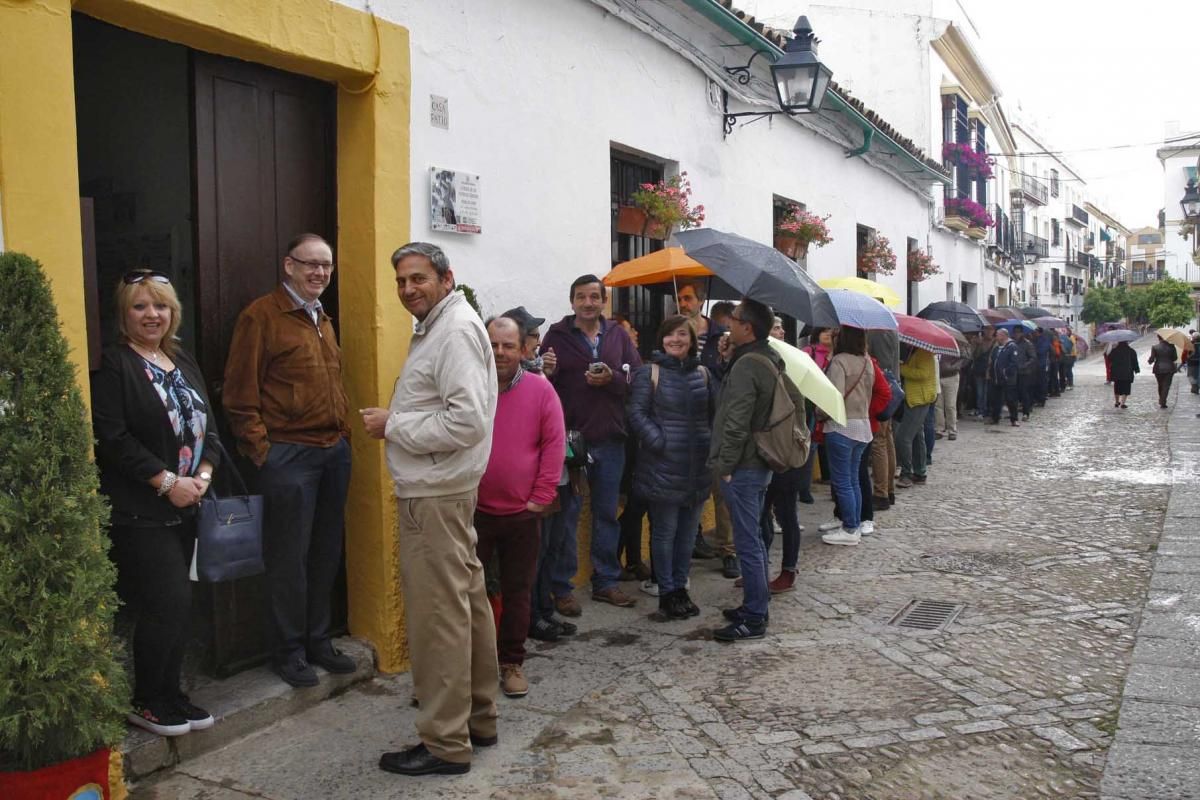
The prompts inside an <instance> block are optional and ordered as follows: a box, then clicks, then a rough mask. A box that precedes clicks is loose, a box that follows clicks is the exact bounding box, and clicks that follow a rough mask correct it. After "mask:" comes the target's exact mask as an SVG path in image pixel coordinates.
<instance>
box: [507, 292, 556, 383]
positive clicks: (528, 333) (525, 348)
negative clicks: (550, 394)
mask: <svg viewBox="0 0 1200 800" xmlns="http://www.w3.org/2000/svg"><path fill="white" fill-rule="evenodd" d="M500 316H502V317H508V318H509V319H511V320H512V321H514V322H516V323H517V325H519V326H520V327H521V331H522V332H523V336H522V338H521V369H522V370H524V371H525V372H532V373H535V374H537V375H542V374H543V373H544V372H546V371H549V372H554V367H555V365H556V364H557V359H556V358H555V356H554V351H553V350H550V351H548V352H546V353H545V354H542V355H539V354H538V348H540V347H541V344H542V323H544V322H545V321H546V320H545V318H544V317H535V316H534V315H533V314H530V313H529V312H528V311H526V310H525V306H517V307H516V308H510V309H509V310H508V311H505V312H504V313H503V314H501V315H500Z"/></svg>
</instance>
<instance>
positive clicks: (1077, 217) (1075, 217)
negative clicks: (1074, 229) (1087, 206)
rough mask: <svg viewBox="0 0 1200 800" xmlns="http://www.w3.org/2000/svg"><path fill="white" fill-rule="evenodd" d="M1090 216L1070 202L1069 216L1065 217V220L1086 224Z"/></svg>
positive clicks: (1085, 225) (1084, 225)
mask: <svg viewBox="0 0 1200 800" xmlns="http://www.w3.org/2000/svg"><path fill="white" fill-rule="evenodd" d="M1089 221H1090V218H1089V217H1088V213H1087V212H1086V211H1084V210H1083V209H1082V208H1080V207H1079V206H1077V205H1075V204H1074V203H1072V204H1071V216H1069V217H1067V222H1074V223H1075V224H1076V225H1082V226H1083V227H1085V228H1086V227H1087V226H1088V222H1089Z"/></svg>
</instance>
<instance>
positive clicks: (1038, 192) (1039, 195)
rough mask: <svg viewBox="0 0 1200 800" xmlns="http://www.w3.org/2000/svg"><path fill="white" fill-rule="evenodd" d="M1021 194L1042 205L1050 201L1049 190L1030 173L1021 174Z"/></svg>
mask: <svg viewBox="0 0 1200 800" xmlns="http://www.w3.org/2000/svg"><path fill="white" fill-rule="evenodd" d="M1021 194H1023V195H1025V196H1026V197H1027V198H1029V199H1030V200H1032V201H1033V202H1035V203H1037V204H1038V205H1043V206H1044V205H1046V203H1048V202H1050V190H1049V189H1047V188H1046V184H1044V183H1042V182H1041V181H1039V180H1038V179H1037V178H1035V177H1033V176H1032V175H1022V176H1021Z"/></svg>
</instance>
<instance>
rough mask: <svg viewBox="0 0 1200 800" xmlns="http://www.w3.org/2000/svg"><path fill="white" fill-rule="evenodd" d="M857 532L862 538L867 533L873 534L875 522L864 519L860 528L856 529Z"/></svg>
mask: <svg viewBox="0 0 1200 800" xmlns="http://www.w3.org/2000/svg"><path fill="white" fill-rule="evenodd" d="M858 532H859V533H860V534H861V535H863V536H866V535H867V534H869V533H874V532H875V522H874V521H873V520H869V519H864V520H863V524H862V526H861V527H859V529H858Z"/></svg>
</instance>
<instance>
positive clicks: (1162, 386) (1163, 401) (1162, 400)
mask: <svg viewBox="0 0 1200 800" xmlns="http://www.w3.org/2000/svg"><path fill="white" fill-rule="evenodd" d="M1174 378H1175V373H1174V372H1168V373H1166V374H1163V373H1159V372H1156V373H1154V380H1156V381H1158V404H1159V405H1160V406H1162V407H1163V408H1166V407H1167V396H1168V395H1170V394H1171V381H1172V380H1174Z"/></svg>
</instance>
